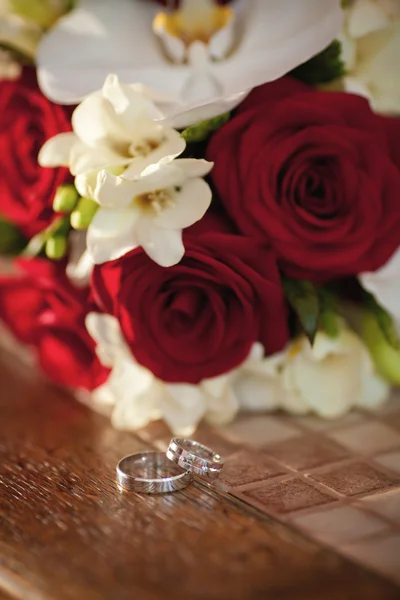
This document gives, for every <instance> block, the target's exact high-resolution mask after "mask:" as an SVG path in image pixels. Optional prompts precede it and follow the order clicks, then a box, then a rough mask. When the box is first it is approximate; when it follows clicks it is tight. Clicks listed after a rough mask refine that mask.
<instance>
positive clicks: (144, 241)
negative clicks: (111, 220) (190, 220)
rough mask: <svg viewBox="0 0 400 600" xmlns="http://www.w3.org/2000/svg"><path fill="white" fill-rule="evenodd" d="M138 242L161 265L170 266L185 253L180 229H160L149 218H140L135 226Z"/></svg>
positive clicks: (176, 262) (177, 261)
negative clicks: (136, 226)
mask: <svg viewBox="0 0 400 600" xmlns="http://www.w3.org/2000/svg"><path fill="white" fill-rule="evenodd" d="M137 240H138V244H139V245H140V246H141V247H142V248H143V250H144V251H145V252H146V254H147V255H148V256H149V257H150V258H151V259H152V260H154V262H156V263H157V264H158V265H160V266H161V267H172V266H173V265H176V264H178V263H179V262H180V260H181V259H182V258H183V255H184V254H185V248H184V245H183V242H182V231H181V230H180V229H160V228H158V227H155V226H154V225H153V223H152V221H151V220H150V219H141V220H140V223H139V226H138V228H137Z"/></svg>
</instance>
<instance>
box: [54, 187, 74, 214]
mask: <svg viewBox="0 0 400 600" xmlns="http://www.w3.org/2000/svg"><path fill="white" fill-rule="evenodd" d="M78 199H79V194H78V192H77V191H76V189H75V186H74V185H71V184H67V185H60V186H59V187H58V188H57V191H56V195H55V196H54V200H53V210H54V212H61V213H69V212H72V211H73V210H74V208H75V206H76V204H77V202H78Z"/></svg>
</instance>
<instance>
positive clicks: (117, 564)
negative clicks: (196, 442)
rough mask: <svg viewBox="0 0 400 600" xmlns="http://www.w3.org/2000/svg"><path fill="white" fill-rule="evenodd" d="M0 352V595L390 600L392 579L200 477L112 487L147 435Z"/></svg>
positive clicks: (27, 599)
mask: <svg viewBox="0 0 400 600" xmlns="http://www.w3.org/2000/svg"><path fill="white" fill-rule="evenodd" d="M5 360H6V359H5V357H4V356H3V358H2V357H1V356H0V382H1V388H0V390H1V391H0V411H1V412H0V414H1V420H0V589H1V588H2V589H3V590H4V592H5V593H8V594H10V595H12V596H13V597H15V598H19V599H23V600H50V599H51V600H53V599H55V600H125V599H126V600H131V599H132V598H136V599H139V600H153V599H157V600H158V599H161V600H163V599H169V598H178V599H179V600H186V599H187V600H192V599H193V600H197V599H199V600H200V599H201V600H204V599H206V600H214V599H215V600H220V599H221V600H222V599H223V600H228V599H229V600H236V599H238V600H239V599H240V600H247V599H248V600H262V599H264V598H271V599H273V600H275V599H280V598H285V599H300V600H301V599H304V600H313V599H320V598H321V597H324V599H327V600H329V599H332V600H333V599H338V600H339V599H340V600H346V599H348V600H350V599H353V598H363V600H373V599H376V600H378V599H379V600H391V599H393V600H395V599H396V598H398V590H396V588H395V587H392V585H391V584H390V583H388V582H385V581H383V580H381V579H379V578H378V577H376V576H375V575H373V574H371V573H369V572H367V571H365V570H363V569H361V568H360V567H357V566H356V565H353V564H352V563H350V562H347V561H346V560H344V559H343V558H341V557H339V556H337V555H335V554H333V553H331V552H329V551H327V550H323V549H321V548H320V547H318V546H317V545H315V544H313V543H311V542H308V541H306V540H305V539H303V538H302V537H301V536H300V535H298V534H296V533H294V532H292V531H291V530H289V529H287V528H286V527H284V526H283V525H281V524H279V523H276V522H274V521H272V520H269V519H268V518H267V517H265V516H262V515H261V514H259V513H258V512H256V511H254V510H252V509H250V508H249V507H247V506H246V505H245V504H242V503H240V502H239V501H235V500H233V499H232V498H230V497H227V496H224V495H223V494H221V493H219V492H216V491H215V490H212V489H211V488H209V487H207V486H206V485H204V484H200V483H197V482H196V483H195V484H194V485H192V486H191V487H189V488H187V489H186V490H184V491H183V492H179V493H175V494H169V495H165V496H139V495H135V494H129V493H122V492H119V491H118V489H117V488H116V485H115V481H114V469H115V465H116V463H117V461H118V460H119V458H121V456H123V455H125V454H129V453H131V452H133V451H136V450H139V449H143V442H140V441H139V440H138V439H137V438H135V436H134V435H132V434H126V433H118V432H116V431H114V430H113V429H112V428H111V427H110V426H109V424H108V422H107V421H106V420H105V419H103V418H102V417H100V416H97V415H94V414H92V413H90V412H89V411H87V410H86V409H85V408H83V407H81V406H80V405H78V404H77V403H75V402H74V401H73V400H72V399H71V398H70V397H68V395H67V394H65V393H63V392H61V391H59V390H56V389H54V388H52V387H51V386H48V385H46V384H44V383H43V382H41V381H40V380H39V379H35V378H34V377H33V376H31V375H30V374H29V372H25V373H16V372H13V371H12V370H11V369H10V368H9V367H8V366H7V365H6V363H5ZM0 594H1V593H0ZM5 597H6V596H4V598H5ZM0 599H1V595H0Z"/></svg>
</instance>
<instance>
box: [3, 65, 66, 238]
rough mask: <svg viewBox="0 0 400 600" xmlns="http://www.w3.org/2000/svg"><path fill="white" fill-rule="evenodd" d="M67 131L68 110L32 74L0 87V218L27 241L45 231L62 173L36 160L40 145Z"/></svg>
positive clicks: (63, 177)
mask: <svg viewBox="0 0 400 600" xmlns="http://www.w3.org/2000/svg"><path fill="white" fill-rule="evenodd" d="M70 129H71V125H70V118H69V115H68V110H67V109H64V108H63V107H61V106H58V105H56V104H53V103H52V102H50V101H49V100H47V98H45V96H43V94H42V93H41V92H40V90H39V88H38V86H37V83H36V77H35V74H34V72H33V70H29V69H28V70H25V71H24V73H23V76H22V77H21V78H20V79H18V80H15V81H2V82H1V85H0V154H1V163H2V164H1V169H0V214H2V215H3V216H5V217H6V218H7V219H8V220H10V221H11V222H12V223H13V224H14V225H16V226H17V227H19V228H20V230H21V231H22V232H23V233H24V234H25V235H26V236H27V237H28V238H30V237H32V236H33V235H34V234H35V233H38V232H39V231H41V230H42V229H43V228H44V227H46V226H47V225H48V224H49V223H50V221H51V219H52V217H53V211H52V209H51V207H52V203H53V198H54V194H55V191H56V189H57V187H58V186H59V185H60V184H62V183H63V182H64V181H65V180H66V179H67V178H68V177H69V174H68V171H67V169H43V168H41V167H40V166H39V165H38V162H37V157H38V153H39V150H40V148H41V147H42V146H43V144H44V142H45V141H46V140H48V139H49V138H51V137H53V136H54V135H56V134H58V133H62V132H65V131H69V130H70Z"/></svg>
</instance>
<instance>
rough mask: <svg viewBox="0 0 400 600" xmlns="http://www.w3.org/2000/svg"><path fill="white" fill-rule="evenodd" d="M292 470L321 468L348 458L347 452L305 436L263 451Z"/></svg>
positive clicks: (267, 447)
mask: <svg viewBox="0 0 400 600" xmlns="http://www.w3.org/2000/svg"><path fill="white" fill-rule="evenodd" d="M264 451H265V452H266V453H267V454H268V455H269V456H272V457H273V458H275V459H276V460H278V461H279V462H281V463H282V464H284V465H286V466H288V467H291V468H292V469H297V470H304V469H311V468H314V467H321V466H323V465H328V464H330V463H333V462H337V461H340V460H343V459H344V458H347V457H348V452H347V451H346V450H345V449H344V448H341V447H340V446H338V445H337V444H335V443H334V442H325V441H324V440H323V439H316V438H315V437H310V436H307V435H303V436H298V437H295V438H291V439H289V440H285V441H283V442H278V443H275V444H269V445H268V446H266V448H265V450H264Z"/></svg>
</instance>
